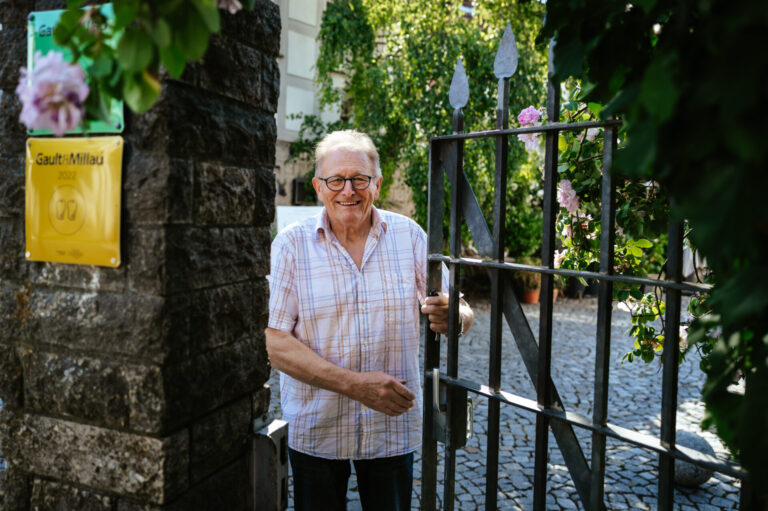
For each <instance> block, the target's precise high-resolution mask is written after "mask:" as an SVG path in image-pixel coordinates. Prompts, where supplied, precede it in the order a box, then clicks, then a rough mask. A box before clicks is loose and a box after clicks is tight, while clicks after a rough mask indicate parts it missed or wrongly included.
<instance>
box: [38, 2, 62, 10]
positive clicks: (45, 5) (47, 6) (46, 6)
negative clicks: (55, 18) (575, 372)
mask: <svg viewBox="0 0 768 511" xmlns="http://www.w3.org/2000/svg"><path fill="white" fill-rule="evenodd" d="M66 8H67V2H66V0H35V10H36V11H52V10H55V9H66Z"/></svg>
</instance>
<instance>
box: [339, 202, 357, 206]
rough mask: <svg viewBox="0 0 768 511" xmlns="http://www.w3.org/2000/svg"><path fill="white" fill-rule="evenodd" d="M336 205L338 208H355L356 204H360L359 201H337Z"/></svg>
mask: <svg viewBox="0 0 768 511" xmlns="http://www.w3.org/2000/svg"><path fill="white" fill-rule="evenodd" d="M336 204H338V205H340V206H357V205H358V204H360V201H355V202H341V201H339V202H337V203H336Z"/></svg>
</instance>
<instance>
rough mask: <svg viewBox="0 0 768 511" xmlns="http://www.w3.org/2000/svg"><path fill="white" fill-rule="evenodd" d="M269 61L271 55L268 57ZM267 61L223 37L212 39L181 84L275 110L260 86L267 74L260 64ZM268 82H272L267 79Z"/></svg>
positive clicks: (272, 58) (252, 49) (255, 50)
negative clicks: (199, 60)
mask: <svg viewBox="0 0 768 511" xmlns="http://www.w3.org/2000/svg"><path fill="white" fill-rule="evenodd" d="M268 58H269V59H271V60H272V61H274V60H275V57H274V56H269V57H268ZM265 62H267V63H268V60H267V59H265V58H264V55H263V54H262V53H261V51H260V50H259V49H256V48H254V47H252V46H248V45H245V44H242V43H240V42H238V41H237V40H235V39H232V38H229V37H225V36H222V35H215V36H213V37H212V38H211V43H210V46H208V51H207V52H206V53H205V57H203V60H202V61H201V62H199V63H191V64H189V65H188V66H187V67H186V69H185V70H184V74H183V75H182V76H181V81H182V82H184V83H188V84H190V85H192V86H194V87H196V88H198V89H203V90H207V91H210V92H213V93H215V94H218V95H221V96H226V97H228V98H232V99H235V100H237V101H241V102H243V103H247V104H249V105H252V106H255V107H258V108H261V109H263V110H266V111H274V110H275V108H270V104H269V103H268V101H269V99H270V98H269V97H268V96H267V97H264V96H263V93H264V92H267V93H268V92H269V89H268V88H267V89H266V90H265V88H264V87H263V85H262V80H263V78H265V77H266V75H265V74H264V73H263V71H262V65H263V63H265ZM270 81H271V80H270Z"/></svg>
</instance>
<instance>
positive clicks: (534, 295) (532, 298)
mask: <svg viewBox="0 0 768 511" xmlns="http://www.w3.org/2000/svg"><path fill="white" fill-rule="evenodd" d="M540 292H541V290H540V289H528V290H525V291H523V297H522V300H523V303H539V293H540Z"/></svg>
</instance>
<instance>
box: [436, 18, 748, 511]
mask: <svg viewBox="0 0 768 511" xmlns="http://www.w3.org/2000/svg"><path fill="white" fill-rule="evenodd" d="M551 62H552V57H551V55H550V69H551V66H552V64H551ZM516 66H517V49H516V45H515V41H514V36H513V34H512V32H511V29H510V28H509V26H507V30H506V31H505V34H504V37H503V38H502V43H501V47H500V49H499V52H498V53H497V56H496V62H495V65H494V74H495V75H496V77H497V78H498V80H499V82H498V83H499V86H498V103H497V107H496V115H497V120H496V129H495V130H490V131H484V132H475V133H463V113H462V108H463V107H464V106H465V105H466V103H467V99H468V97H469V87H468V83H467V78H466V74H465V72H464V69H463V66H462V64H461V61H459V63H458V64H457V66H456V72H455V74H454V78H453V82H452V84H451V92H450V101H451V106H453V107H454V109H455V110H454V113H453V131H454V133H453V134H452V135H446V136H438V137H434V138H432V139H431V141H430V145H429V172H430V175H429V206H428V208H429V217H428V234H429V257H428V261H429V272H428V280H429V283H428V285H429V287H430V288H436V289H439V288H440V281H441V264H442V263H446V264H447V265H448V266H449V268H450V302H449V314H450V316H449V329H448V335H447V340H446V341H447V357H446V358H447V360H446V361H445V365H444V366H443V368H442V370H441V369H440V363H441V361H440V340H439V336H436V335H435V334H434V332H432V331H431V330H429V328H428V326H425V327H424V329H425V334H424V339H425V341H424V342H425V345H424V374H425V385H424V405H425V406H424V434H423V453H422V456H423V467H422V481H421V489H422V508H423V509H424V510H432V509H435V504H436V495H437V448H438V439H439V440H440V443H444V445H445V456H444V458H445V465H444V466H445V469H444V470H445V472H444V488H443V499H442V502H443V506H444V509H446V510H451V509H453V506H454V499H455V494H454V483H455V465H456V458H455V453H456V449H457V448H460V446H462V445H464V442H463V439H464V435H465V432H464V431H463V428H464V425H465V423H466V421H465V420H464V419H463V417H466V415H465V414H466V411H465V409H464V407H465V406H466V397H465V396H466V393H467V392H470V393H474V394H476V395H478V396H481V397H484V398H486V399H488V406H489V411H488V426H487V432H488V444H487V467H486V491H485V498H486V501H485V506H486V509H489V510H496V509H497V487H498V480H497V478H498V461H499V410H500V406H501V405H502V404H505V405H513V406H516V407H519V408H521V409H523V410H527V411H529V412H533V413H535V414H536V440H535V441H536V445H535V451H534V452H535V461H534V485H533V505H534V509H535V510H544V509H545V504H546V491H547V488H546V483H547V452H548V449H549V445H548V441H549V435H548V432H549V430H551V431H552V433H553V435H554V438H555V440H556V442H557V445H558V447H559V449H560V451H561V452H562V455H563V458H564V459H565V463H566V465H567V468H568V471H569V473H570V476H571V478H572V480H573V483H574V485H575V487H576V490H577V492H578V494H579V497H580V499H581V504H582V506H583V507H584V508H585V509H589V510H594V511H598V510H604V509H605V504H604V479H605V464H606V463H605V462H606V438H607V437H613V438H615V439H618V440H619V441H622V442H626V443H630V444H633V445H636V446H639V447H641V448H644V449H647V450H649V451H653V452H656V453H657V454H658V455H659V477H658V481H659V490H658V509H660V510H671V509H672V508H673V497H674V488H673V476H674V461H675V459H682V460H685V461H689V462H691V463H694V464H696V465H700V466H704V467H708V468H710V469H713V470H715V471H717V472H720V473H723V474H727V475H729V476H732V477H736V478H739V479H742V480H744V479H745V478H746V476H745V473H744V472H743V471H742V470H741V468H740V467H738V466H736V465H734V464H732V463H728V462H722V461H720V460H718V459H716V458H713V457H711V456H708V455H706V454H703V453H700V452H698V451H695V450H692V449H688V448H684V447H680V446H676V445H675V419H676V417H675V415H676V411H677V378H678V372H677V371H678V356H679V349H678V346H679V337H678V327H679V324H680V307H681V291H683V290H690V291H699V290H701V289H702V287H701V286H698V285H694V284H688V283H684V282H682V275H681V273H682V269H681V267H682V242H683V231H682V225H681V223H680V222H679V221H674V220H673V221H671V222H670V224H669V231H668V240H669V241H668V243H669V244H668V254H667V256H668V260H667V266H666V275H667V280H652V279H646V278H637V277H628V276H620V275H614V273H613V258H614V248H613V247H614V214H615V202H614V193H615V186H614V181H613V176H612V173H611V163H612V161H613V156H614V152H615V149H616V143H617V137H616V131H617V128H618V126H619V122H618V121H614V120H609V121H603V122H580V123H569V124H561V123H548V124H545V125H542V126H537V127H524V128H517V129H509V127H508V115H509V113H508V111H509V105H508V98H509V78H510V77H511V76H512V74H513V73H514V71H515V69H516ZM550 74H551V73H550ZM559 98H560V86H559V84H558V83H555V82H554V81H552V79H551V78H550V81H549V84H548V92H547V118H548V119H550V120H551V119H558V118H559V110H560V105H559ZM588 128H603V133H604V135H603V136H604V152H603V178H602V200H601V203H602V205H601V208H602V218H601V225H602V230H601V239H600V251H601V252H600V271H599V272H586V271H575V270H561V269H555V267H554V250H555V247H554V243H555V220H556V213H557V209H556V208H557V206H556V197H555V193H556V186H557V159H558V143H557V142H558V133H559V132H561V131H566V130H585V129H588ZM523 133H543V134H544V135H545V136H546V144H545V147H546V149H545V151H546V152H545V178H544V179H545V180H544V206H543V207H544V214H543V233H542V254H541V260H542V264H541V266H530V265H523V264H514V263H506V262H504V246H503V240H504V229H505V225H504V223H505V215H504V212H505V207H506V204H505V201H506V194H507V191H506V183H507V152H508V151H507V149H508V140H509V137H514V136H516V135H519V134H523ZM475 138H494V139H495V141H496V160H495V165H496V168H495V188H494V209H493V212H494V213H493V214H494V217H493V232H492V233H491V231H490V229H489V228H488V226H487V223H486V221H485V218H484V217H483V214H482V211H481V209H480V206H479V205H478V202H477V199H476V198H475V196H474V194H473V192H472V190H471V188H470V185H469V182H468V181H467V178H466V176H465V174H464V172H463V166H462V165H463V148H464V141H465V140H467V139H475ZM444 176H446V177H447V180H448V181H449V182H450V184H451V200H450V204H451V210H450V240H449V246H450V255H449V256H447V257H446V256H443V255H442V250H443V218H444V217H443V214H444V212H443V198H444V186H443V182H444ZM463 222H466V225H467V226H468V228H469V231H470V233H471V235H472V238H473V240H474V242H475V245H476V246H477V248H478V250H479V252H480V254H481V255H482V256H483V257H484V259H483V260H476V259H467V258H462V257H461V226H462V223H463ZM462 266H479V267H482V268H485V269H486V270H487V271H488V274H489V276H490V282H491V328H490V367H489V379H488V382H487V384H484V383H476V382H470V381H466V380H461V379H459V378H458V377H457V376H458V348H459V341H458V336H457V334H458V306H459V298H458V296H459V274H460V269H461V267H462ZM512 270H523V271H530V272H537V273H540V274H541V295H540V296H541V299H540V307H541V311H540V323H539V339H538V342H537V341H536V339H535V337H534V335H533V333H532V331H531V329H530V326H529V324H528V321H527V320H526V317H525V315H524V313H523V310H522V308H521V307H520V304H519V303H518V301H517V299H516V297H515V294H514V292H513V291H512V287H511V285H510V282H509V280H508V279H507V278H506V275H507V274H508V273H509V272H510V271H512ZM555 275H562V276H571V277H583V278H591V279H596V280H597V281H598V282H599V294H598V316H597V338H596V350H595V353H596V356H595V384H594V385H595V388H594V406H593V416H592V418H589V417H585V416H583V415H580V414H576V413H573V412H568V411H567V410H566V409H565V407H564V406H563V403H562V401H561V399H560V397H559V395H558V392H557V389H556V388H555V385H554V383H553V381H552V379H551V375H550V369H551V347H552V305H553V297H552V294H553V293H552V291H553V285H554V282H553V277H554V276H555ZM616 281H619V282H627V283H632V284H645V285H652V286H657V287H661V288H663V289H664V290H665V293H666V302H667V308H666V312H665V321H666V333H667V335H666V339H665V345H666V346H667V347H674V348H675V349H665V350H664V354H663V360H664V364H663V366H664V369H663V382H662V403H661V434H660V438H656V437H650V436H647V435H641V434H639V433H636V432H634V431H632V430H629V429H626V428H622V427H619V426H616V425H613V424H609V423H608V422H607V412H608V410H607V408H608V385H609V372H610V371H609V369H610V364H611V361H610V360H609V353H610V339H611V306H612V305H611V304H612V294H613V282H616ZM503 318H504V319H506V322H507V324H508V325H509V328H510V329H511V330H512V333H513V335H514V339H515V342H516V344H517V348H518V350H519V352H520V356H521V357H522V360H523V362H524V364H525V367H526V369H527V371H528V374H529V376H530V378H531V380H532V382H533V384H534V388H535V389H536V400H535V401H533V400H531V399H528V398H526V397H523V396H519V395H515V394H512V393H509V392H506V391H504V389H502V388H501V371H502V367H501V346H502V319H503ZM435 369H437V371H435ZM435 377H437V378H439V390H438V392H437V394H439V395H436V394H435V390H434V389H433V384H434V382H435ZM441 396H443V397H441ZM574 426H576V427H580V428H584V429H587V430H589V431H591V432H592V442H591V445H592V447H591V460H590V461H587V458H586V457H585V455H584V452H583V450H582V448H581V445H580V444H579V441H578V439H577V438H576V435H575V434H574ZM744 486H745V485H744ZM744 486H743V487H744ZM741 502H742V503H741V509H748V508H749V504H748V502H747V499H746V498H745V492H744V490H743V488H742V499H741Z"/></svg>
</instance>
